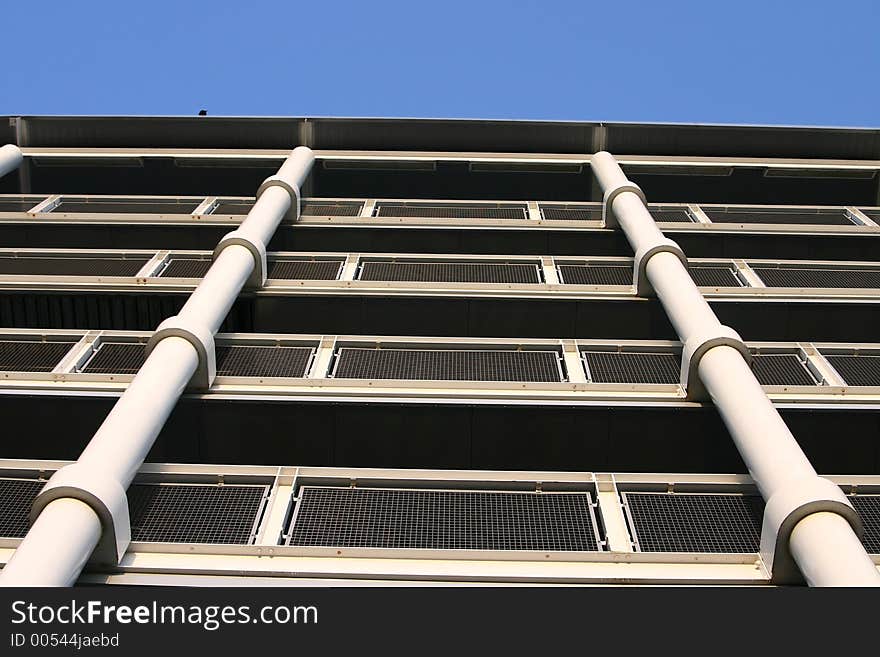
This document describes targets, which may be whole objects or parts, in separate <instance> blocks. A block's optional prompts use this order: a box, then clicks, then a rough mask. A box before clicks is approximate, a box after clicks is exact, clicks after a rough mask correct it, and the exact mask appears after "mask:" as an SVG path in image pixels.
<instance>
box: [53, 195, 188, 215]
mask: <svg viewBox="0 0 880 657" xmlns="http://www.w3.org/2000/svg"><path fill="white" fill-rule="evenodd" d="M199 202H200V201H196V200H193V199H150V198H100V197H98V198H85V199H82V198H79V199H78V198H76V197H73V198H65V197H62V199H61V204H60V205H59V206H58V207H56V208H55V209H54V210H53V212H55V213H58V212H95V213H108V214H192V212H193V210H195V209H196V207H198V205H199Z"/></svg>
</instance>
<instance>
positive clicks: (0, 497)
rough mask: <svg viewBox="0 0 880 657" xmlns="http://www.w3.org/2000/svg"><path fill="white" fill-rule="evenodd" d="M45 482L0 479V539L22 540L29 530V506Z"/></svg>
mask: <svg viewBox="0 0 880 657" xmlns="http://www.w3.org/2000/svg"><path fill="white" fill-rule="evenodd" d="M45 483H46V482H45V481H40V480H38V479H10V478H6V477H2V478H0V538H23V537H24V535H25V534H27V530H28V529H29V528H30V520H29V515H30V512H31V506H33V503H34V500H35V499H37V495H38V494H39V492H40V491H41V490H43V486H44V485H45Z"/></svg>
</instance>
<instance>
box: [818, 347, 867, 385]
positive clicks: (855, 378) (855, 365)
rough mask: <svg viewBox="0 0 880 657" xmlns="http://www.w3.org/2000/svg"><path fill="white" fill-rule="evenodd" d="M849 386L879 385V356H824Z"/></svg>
mask: <svg viewBox="0 0 880 657" xmlns="http://www.w3.org/2000/svg"><path fill="white" fill-rule="evenodd" d="M825 360H827V361H828V362H829V363H830V364H831V367H833V368H834V369H835V370H837V372H838V373H839V374H840V375H841V376H842V377H843V380H844V381H846V384H847V385H850V386H880V356H870V355H867V354H865V355H858V356H829V355H826V356H825Z"/></svg>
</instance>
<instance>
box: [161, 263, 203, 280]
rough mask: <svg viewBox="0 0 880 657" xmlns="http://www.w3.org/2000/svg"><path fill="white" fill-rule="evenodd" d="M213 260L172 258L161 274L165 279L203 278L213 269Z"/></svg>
mask: <svg viewBox="0 0 880 657" xmlns="http://www.w3.org/2000/svg"><path fill="white" fill-rule="evenodd" d="M211 264H212V261H211V260H200V259H198V258H172V259H171V260H170V261H169V262H168V265H167V266H166V267H165V269H163V270H162V272H161V273H160V274H159V275H160V276H163V277H165V278H202V277H204V275H205V274H207V273H208V269H210V268H211Z"/></svg>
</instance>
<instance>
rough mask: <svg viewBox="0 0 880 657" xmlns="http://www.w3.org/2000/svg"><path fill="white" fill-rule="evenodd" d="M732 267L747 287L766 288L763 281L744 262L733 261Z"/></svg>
mask: <svg viewBox="0 0 880 657" xmlns="http://www.w3.org/2000/svg"><path fill="white" fill-rule="evenodd" d="M733 265H734V266H735V267H736V271H737V273H738V274H739V276H740V278H741V279H742V280H743V281H745V282H746V283H747V284H748V286H749V287H767V286H766V285H764V281H762V280H761V278H760V277H759V276H758V275H757V274H756V273H755V271H754V270H753V269H752V268H751V267H750V266H749V263H747V262H746V261H745V260H734V261H733Z"/></svg>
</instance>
